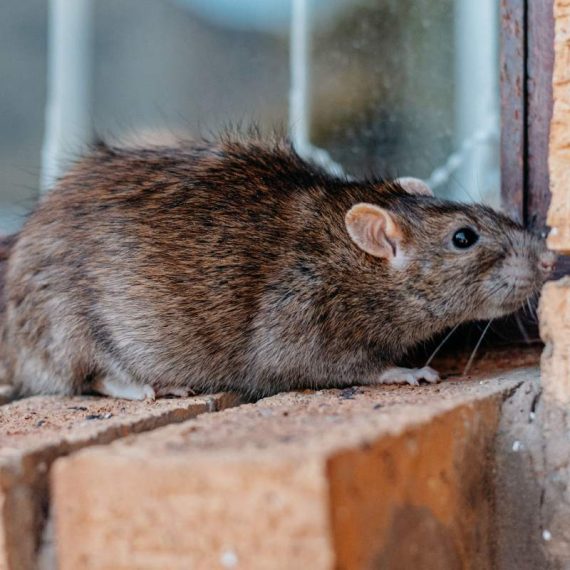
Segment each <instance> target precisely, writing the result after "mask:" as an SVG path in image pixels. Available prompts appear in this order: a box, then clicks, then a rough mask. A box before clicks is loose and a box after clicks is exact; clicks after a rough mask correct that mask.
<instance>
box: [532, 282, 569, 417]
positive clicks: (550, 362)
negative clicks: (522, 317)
mask: <svg viewBox="0 0 570 570" xmlns="http://www.w3.org/2000/svg"><path fill="white" fill-rule="evenodd" d="M539 313H540V325H541V326H540V334H541V336H542V339H543V341H544V343H545V345H546V346H545V349H544V353H543V357H542V363H541V368H542V385H543V390H544V396H545V398H548V399H551V400H553V401H555V402H557V403H558V404H560V405H563V406H568V404H570V277H564V278H563V279H561V280H560V281H550V282H549V283H547V284H546V285H545V287H544V289H543V292H542V296H541V299H540V308H539Z"/></svg>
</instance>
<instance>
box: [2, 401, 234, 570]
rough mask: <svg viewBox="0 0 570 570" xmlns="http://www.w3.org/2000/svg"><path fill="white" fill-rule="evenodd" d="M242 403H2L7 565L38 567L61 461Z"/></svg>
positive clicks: (19, 569) (10, 569) (10, 568)
mask: <svg viewBox="0 0 570 570" xmlns="http://www.w3.org/2000/svg"><path fill="white" fill-rule="evenodd" d="M236 402H237V399H236V398H235V397H233V396H229V395H216V396H208V397H197V398H188V399H181V400H157V401H156V402H148V403H147V402H127V401H124V400H112V399H109V398H89V397H77V398H58V397H34V398H28V399H25V400H20V401H16V402H12V403H10V404H6V405H4V406H2V408H1V410H0V569H1V570H27V569H32V568H35V564H36V551H37V547H38V542H39V537H40V533H41V529H42V526H43V523H44V517H45V512H46V511H47V509H48V487H49V486H48V472H49V469H50V467H51V464H52V462H53V461H54V460H55V459H56V458H58V457H61V456H62V455H66V454H68V453H70V452H72V451H74V450H77V449H80V448H82V447H85V446H88V445H93V444H98V443H107V442H110V441H113V440H115V439H117V438H120V437H123V436H125V435H128V434H130V433H137V432H141V431H145V430H149V429H153V428H156V427H158V426H164V425H166V424H169V423H176V422H181V421H183V420H186V419H188V418H192V417H194V416H196V415H197V414H200V413H202V412H206V411H213V410H215V409H221V408H224V407H227V406H231V405H234V404H235V403H236Z"/></svg>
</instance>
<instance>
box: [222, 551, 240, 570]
mask: <svg viewBox="0 0 570 570" xmlns="http://www.w3.org/2000/svg"><path fill="white" fill-rule="evenodd" d="M220 563H221V565H222V566H223V567H224V568H235V567H236V566H237V565H238V557H237V554H236V553H235V552H234V551H233V550H226V551H225V552H223V553H222V555H221V556H220Z"/></svg>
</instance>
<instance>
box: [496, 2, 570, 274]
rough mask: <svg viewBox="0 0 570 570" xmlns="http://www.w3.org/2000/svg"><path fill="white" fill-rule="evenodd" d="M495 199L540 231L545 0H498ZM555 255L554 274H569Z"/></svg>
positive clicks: (569, 261)
mask: <svg viewBox="0 0 570 570" xmlns="http://www.w3.org/2000/svg"><path fill="white" fill-rule="evenodd" d="M500 10H501V13H500V16H501V62H500V66H501V77H500V85H501V199H502V203H503V208H504V209H505V211H506V212H507V213H508V214H509V215H510V216H511V217H513V218H514V219H516V220H517V221H519V222H521V223H522V224H523V225H524V226H525V227H528V228H531V229H534V230H537V231H539V232H542V233H543V234H544V235H546V232H547V226H546V216H547V212H548V207H549V205H550V176H549V170H548V153H549V137H550V121H551V119H552V109H553V95H552V74H553V69H554V11H553V5H552V1H551V0H501V7H500ZM569 270H570V258H566V257H561V258H560V260H559V262H558V266H557V269H556V274H555V276H554V277H555V278H558V277H560V276H561V275H563V274H567V273H569Z"/></svg>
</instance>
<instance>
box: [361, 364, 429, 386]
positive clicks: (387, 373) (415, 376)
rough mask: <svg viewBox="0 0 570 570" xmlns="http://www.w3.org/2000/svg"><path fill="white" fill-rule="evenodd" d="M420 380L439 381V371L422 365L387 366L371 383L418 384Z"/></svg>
mask: <svg viewBox="0 0 570 570" xmlns="http://www.w3.org/2000/svg"><path fill="white" fill-rule="evenodd" d="M420 380H425V381H426V382H429V383H430V384H434V383H436V382H439V373H438V372H437V371H436V370H434V369H433V368H430V367H429V366H424V367H423V368H397V367H394V368H388V369H387V370H384V372H382V373H381V374H380V375H379V376H378V377H377V378H376V379H375V380H374V381H373V382H372V384H410V386H418V385H419V383H420Z"/></svg>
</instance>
